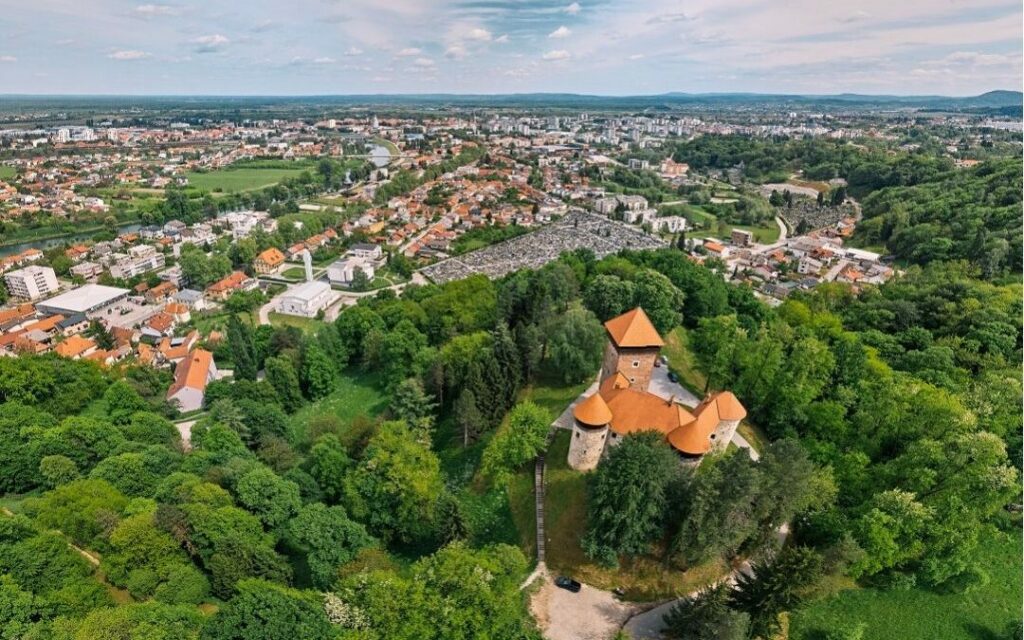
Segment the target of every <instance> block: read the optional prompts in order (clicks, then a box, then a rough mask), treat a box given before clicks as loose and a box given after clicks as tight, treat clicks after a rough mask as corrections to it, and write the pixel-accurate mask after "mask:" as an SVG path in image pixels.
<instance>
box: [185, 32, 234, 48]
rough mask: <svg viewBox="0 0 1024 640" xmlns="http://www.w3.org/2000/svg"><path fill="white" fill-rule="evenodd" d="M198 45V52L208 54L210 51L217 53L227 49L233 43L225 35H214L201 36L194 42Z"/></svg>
mask: <svg viewBox="0 0 1024 640" xmlns="http://www.w3.org/2000/svg"><path fill="white" fill-rule="evenodd" d="M192 42H194V43H195V44H196V45H198V46H197V47H196V51H197V52H199V53H208V52H210V51H217V50H219V49H222V48H223V47H225V46H226V45H227V44H228V43H230V42H231V39H230V38H228V37H227V36H225V35H221V34H219V33H214V34H211V35H208V36H199V37H198V38H196V39H195V40H193V41H192Z"/></svg>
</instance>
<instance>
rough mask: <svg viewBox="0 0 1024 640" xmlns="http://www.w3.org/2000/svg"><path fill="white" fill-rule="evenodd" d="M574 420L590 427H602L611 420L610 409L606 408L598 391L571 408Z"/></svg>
mask: <svg viewBox="0 0 1024 640" xmlns="http://www.w3.org/2000/svg"><path fill="white" fill-rule="evenodd" d="M572 415H573V417H574V418H576V420H578V421H579V422H581V423H582V424H585V425H587V426H590V427H603V426H604V425H606V424H608V423H609V422H611V421H612V410H611V409H609V408H608V405H607V404H606V403H605V401H604V398H602V397H601V394H600V393H595V394H593V395H591V396H590V397H589V398H587V399H586V400H584V401H582V402H580V403H579V404H577V405H576V407H575V408H574V409H573V410H572Z"/></svg>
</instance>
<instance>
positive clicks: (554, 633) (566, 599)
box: [530, 577, 636, 640]
mask: <svg viewBox="0 0 1024 640" xmlns="http://www.w3.org/2000/svg"><path fill="white" fill-rule="evenodd" d="M530 609H531V610H532V611H533V614H534V617H536V619H537V622H538V625H539V626H540V628H541V631H542V632H543V634H544V637H545V638H547V639H548V640H611V638H613V637H614V636H615V634H616V633H617V632H618V631H619V629H621V628H622V625H623V624H624V623H625V622H626V620H627V619H629V617H630V616H632V615H633V614H634V613H635V612H636V609H635V607H634V606H633V605H630V604H626V603H623V602H619V601H618V600H617V599H616V598H615V596H613V595H612V594H611V593H610V592H608V591H602V590H601V589H595V588H593V587H591V586H588V585H583V589H582V590H581V591H580V592H579V593H572V592H570V591H566V590H565V589H559V588H558V587H556V586H555V585H554V583H553V582H552V580H551V578H550V577H549V578H547V579H546V580H545V581H544V585H543V586H542V587H541V588H540V590H539V591H538V592H537V593H536V594H534V596H533V599H532V600H531V602H530Z"/></svg>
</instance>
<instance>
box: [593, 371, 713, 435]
mask: <svg viewBox="0 0 1024 640" xmlns="http://www.w3.org/2000/svg"><path fill="white" fill-rule="evenodd" d="M614 380H615V378H613V377H609V378H608V379H607V380H606V384H604V385H602V387H601V391H600V393H601V397H602V398H603V399H604V401H605V402H606V403H607V406H608V408H609V409H610V410H611V412H612V420H611V423H610V424H611V429H612V431H614V432H615V433H617V434H619V435H620V436H625V435H628V434H630V433H637V432H640V431H658V432H659V433H662V434H665V435H668V434H669V433H671V432H673V431H674V430H676V429H678V428H680V427H681V426H683V425H686V424H689V423H691V422H693V420H694V417H693V416H692V415H690V413H689V412H688V411H687V410H686V409H685V408H683V406H682V405H680V404H677V403H675V402H673V401H671V400H666V399H664V398H662V397H659V396H656V395H654V394H653V393H648V392H646V391H637V390H636V389H630V388H619V387H616V386H615V385H614V384H607V382H608V381H614Z"/></svg>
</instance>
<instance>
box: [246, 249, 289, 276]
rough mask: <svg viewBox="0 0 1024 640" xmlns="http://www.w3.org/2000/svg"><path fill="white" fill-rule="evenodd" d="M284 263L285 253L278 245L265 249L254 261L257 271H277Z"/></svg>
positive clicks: (254, 267)
mask: <svg viewBox="0 0 1024 640" xmlns="http://www.w3.org/2000/svg"><path fill="white" fill-rule="evenodd" d="M283 264H284V254H283V253H281V250H280V249H278V248H277V247H271V248H269V249H267V250H266V251H263V252H262V253H260V254H259V255H258V256H256V259H255V260H254V261H253V263H252V267H253V269H254V270H255V271H256V273H276V272H277V270H278V269H280V268H281V265H283Z"/></svg>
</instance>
